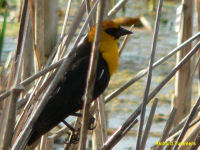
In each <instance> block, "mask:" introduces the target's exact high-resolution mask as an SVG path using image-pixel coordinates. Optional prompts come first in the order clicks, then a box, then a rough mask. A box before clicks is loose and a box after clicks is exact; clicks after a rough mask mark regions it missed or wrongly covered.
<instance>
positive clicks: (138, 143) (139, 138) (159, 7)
mask: <svg viewBox="0 0 200 150" xmlns="http://www.w3.org/2000/svg"><path fill="white" fill-rule="evenodd" d="M162 4H163V0H159V4H158V11H157V15H156V21H155V29H154V34H153V44H152V50H151V58H150V63H149V69H148V76H147V83H146V88H145V92H144V98H143V103H142V110H141V116H140V124H139V129H138V135H137V144H136V150H139V149H140V144H141V138H142V133H143V124H144V119H145V113H146V104H147V100H148V95H149V90H150V86H151V79H152V70H153V63H154V59H155V53H156V46H157V39H158V31H159V23H160V18H161V14H162Z"/></svg>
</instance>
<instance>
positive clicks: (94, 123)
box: [88, 114, 97, 130]
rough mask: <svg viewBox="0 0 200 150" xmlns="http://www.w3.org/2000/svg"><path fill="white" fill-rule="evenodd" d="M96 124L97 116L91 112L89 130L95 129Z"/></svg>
mask: <svg viewBox="0 0 200 150" xmlns="http://www.w3.org/2000/svg"><path fill="white" fill-rule="evenodd" d="M96 126H97V125H96V122H95V118H94V117H93V116H92V115H91V114H89V123H88V130H94V129H95V128H96Z"/></svg>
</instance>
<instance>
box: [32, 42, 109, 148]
mask: <svg viewBox="0 0 200 150" xmlns="http://www.w3.org/2000/svg"><path fill="white" fill-rule="evenodd" d="M90 51H91V43H89V42H88V41H87V39H85V41H84V42H83V43H82V44H80V45H79V46H78V48H77V49H76V51H75V53H74V55H75V58H74V60H73V65H72V67H71V69H70V71H69V72H67V73H66V74H65V76H64V77H63V78H61V80H60V82H59V84H58V85H57V87H56V89H55V91H54V92H53V93H52V95H51V97H49V101H48V103H47V105H46V106H45V108H44V110H43V111H42V113H41V115H40V116H39V118H38V120H37V122H36V123H35V125H34V127H33V133H32V136H31V139H30V140H29V144H31V143H32V142H34V141H35V140H36V139H37V138H39V137H40V136H41V135H43V134H44V133H46V132H48V131H49V130H50V129H52V128H53V127H54V126H56V125H57V124H58V123H60V122H61V121H62V120H64V119H65V118H66V117H67V116H69V115H70V114H72V113H73V112H76V111H78V110H80V109H81V108H82V106H83V95H84V92H85V86H86V77H87V73H88V66H89V59H90ZM96 69H97V70H96V78H95V85H94V90H93V99H96V98H97V97H98V96H99V95H100V94H101V93H102V92H103V91H104V90H105V88H106V87H107V85H108V83H109V80H110V75H109V71H108V66H107V63H106V61H105V60H104V59H103V57H102V55H101V53H99V58H98V63H97V68H96Z"/></svg>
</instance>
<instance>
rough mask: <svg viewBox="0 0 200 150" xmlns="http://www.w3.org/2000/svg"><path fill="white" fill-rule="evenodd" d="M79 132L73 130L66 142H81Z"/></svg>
mask: <svg viewBox="0 0 200 150" xmlns="http://www.w3.org/2000/svg"><path fill="white" fill-rule="evenodd" d="M79 139H80V137H79V132H72V134H71V135H70V137H69V138H68V140H67V141H66V142H65V144H77V143H78V142H79Z"/></svg>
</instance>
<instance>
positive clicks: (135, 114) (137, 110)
mask: <svg viewBox="0 0 200 150" xmlns="http://www.w3.org/2000/svg"><path fill="white" fill-rule="evenodd" d="M199 48H200V42H198V43H197V44H196V45H195V46H194V47H193V48H192V50H191V51H190V52H189V53H188V54H187V55H186V56H185V57H184V58H183V59H182V60H181V61H180V62H179V63H178V64H177V65H176V66H175V67H174V68H173V69H172V70H171V72H170V73H169V74H168V75H167V76H166V77H165V78H164V79H163V81H162V82H161V83H160V84H159V85H158V86H157V87H156V88H155V89H154V90H153V91H152V92H151V93H150V94H149V97H148V101H147V103H146V104H148V103H149V102H150V101H151V100H152V98H153V97H154V96H155V95H156V94H157V93H158V92H159V91H160V90H161V89H162V88H163V87H164V85H165V84H166V83H168V81H169V80H170V79H171V78H172V77H173V76H174V75H175V73H176V72H177V71H178V70H179V69H180V68H181V67H182V66H183V65H184V64H185V63H186V62H187V61H188V60H189V59H190V58H191V57H192V56H193V55H194V54H195V53H196V52H197V51H198V49H199ZM141 108H142V105H139V106H138V107H137V108H136V110H135V111H134V112H133V113H132V114H131V115H130V116H129V118H128V119H127V120H126V121H125V122H124V123H123V125H122V126H121V127H120V128H119V129H118V130H120V129H121V128H124V127H127V126H129V125H130V124H131V123H132V122H133V121H134V120H135V119H136V118H137V117H138V115H139V114H140V112H141ZM116 133H117V131H116V132H115V133H114V134H116ZM110 139H111V138H109V139H108V141H109V140H110Z"/></svg>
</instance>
